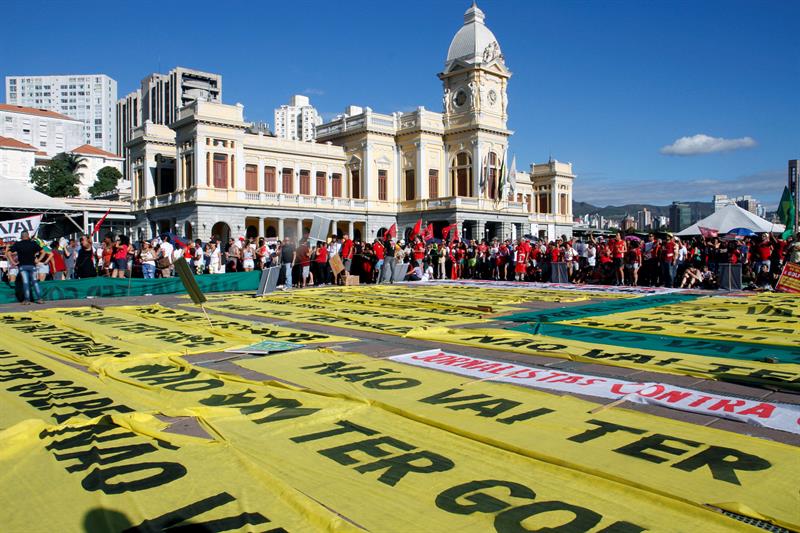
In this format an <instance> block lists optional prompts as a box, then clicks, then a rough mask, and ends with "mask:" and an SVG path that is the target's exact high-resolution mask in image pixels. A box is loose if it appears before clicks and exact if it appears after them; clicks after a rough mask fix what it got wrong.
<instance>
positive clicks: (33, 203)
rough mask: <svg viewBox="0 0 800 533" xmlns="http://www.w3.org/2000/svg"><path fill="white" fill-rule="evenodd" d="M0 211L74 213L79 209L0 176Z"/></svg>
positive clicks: (17, 181) (22, 183)
mask: <svg viewBox="0 0 800 533" xmlns="http://www.w3.org/2000/svg"><path fill="white" fill-rule="evenodd" d="M0 191H2V199H0V212H12V213H24V212H29V211H30V212H36V213H63V214H66V213H74V212H76V211H79V209H75V208H74V207H70V206H68V205H67V204H66V203H64V202H63V201H62V200H60V199H58V198H51V197H50V196H47V195H46V194H42V193H40V192H38V191H34V190H33V189H31V188H30V187H29V186H28V184H27V183H25V182H24V181H20V180H14V179H7V178H0Z"/></svg>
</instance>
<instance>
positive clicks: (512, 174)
mask: <svg viewBox="0 0 800 533" xmlns="http://www.w3.org/2000/svg"><path fill="white" fill-rule="evenodd" d="M508 177H509V185H510V187H511V192H512V193H515V194H516V192H517V156H516V155H515V156H514V157H512V158H511V170H509V171H508Z"/></svg>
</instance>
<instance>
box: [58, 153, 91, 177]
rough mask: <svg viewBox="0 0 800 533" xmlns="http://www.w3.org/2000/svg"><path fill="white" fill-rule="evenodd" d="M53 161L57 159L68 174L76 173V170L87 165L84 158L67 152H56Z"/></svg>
mask: <svg viewBox="0 0 800 533" xmlns="http://www.w3.org/2000/svg"><path fill="white" fill-rule="evenodd" d="M53 161H59V162H60V163H62V164H63V165H64V168H66V169H67V172H69V173H70V174H77V173H78V171H80V170H83V169H84V168H87V167H88V164H87V162H86V158H85V157H82V156H79V155H78V154H73V153H69V152H64V153H61V154H58V155H57V156H55V157H54V158H53Z"/></svg>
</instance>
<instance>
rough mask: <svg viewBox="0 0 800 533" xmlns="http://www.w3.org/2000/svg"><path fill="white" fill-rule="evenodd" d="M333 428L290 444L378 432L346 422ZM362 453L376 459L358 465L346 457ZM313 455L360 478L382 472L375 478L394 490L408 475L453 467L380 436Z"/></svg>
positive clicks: (430, 454) (438, 457) (444, 460)
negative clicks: (352, 471) (349, 470)
mask: <svg viewBox="0 0 800 533" xmlns="http://www.w3.org/2000/svg"><path fill="white" fill-rule="evenodd" d="M336 425H337V426H339V427H337V428H334V429H331V430H327V431H322V432H319V433H312V434H310V435H301V436H297V437H292V438H291V440H292V441H293V442H296V443H303V442H311V441H316V440H321V439H327V438H330V437H335V436H340V435H345V434H349V433H357V434H360V435H367V436H373V435H378V431H375V430H373V429H370V428H366V427H363V426H359V425H357V424H353V423H352V422H349V421H347V420H341V421H339V422H336ZM381 445H383V446H387V447H394V448H396V449H397V450H400V451H401V452H407V453H399V454H398V453H397V452H396V451H390V450H387V449H385V448H382V447H381ZM356 451H358V452H362V453H363V454H366V455H368V456H369V457H374V458H378V459H379V460H378V461H374V462H369V463H367V462H362V464H358V463H359V462H360V461H359V460H358V459H356V458H355V457H353V456H352V455H350V453H351V452H356ZM317 453H319V454H320V455H323V456H325V457H327V458H328V459H331V460H332V461H335V462H336V463H338V464H340V465H344V466H351V465H356V464H358V466H355V467H354V470H355V471H356V472H358V473H360V474H363V473H366V472H375V471H379V470H384V472H383V473H382V474H381V475H380V476H379V477H378V481H380V482H381V483H385V484H387V485H389V486H390V487H393V486H395V485H396V484H397V483H399V482H400V480H401V479H403V477H405V476H406V475H407V474H409V473H417V474H431V473H434V472H446V471H448V470H451V469H452V468H454V467H455V463H453V461H451V460H450V459H448V458H447V457H444V456H442V455H439V454H438V453H434V452H431V451H427V450H418V449H417V447H416V446H414V445H413V444H409V443H407V442H404V441H401V440H399V439H396V438H394V437H390V436H388V435H381V436H377V437H374V438H369V439H362V440H358V441H354V442H349V443H346V444H341V445H338V446H333V447H331V448H325V449H322V450H318V451H317Z"/></svg>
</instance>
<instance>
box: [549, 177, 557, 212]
mask: <svg viewBox="0 0 800 533" xmlns="http://www.w3.org/2000/svg"><path fill="white" fill-rule="evenodd" d="M550 202H551V204H550V212H551V213H553V214H554V215H557V214H558V184H556V183H553V185H552V190H551V191H550Z"/></svg>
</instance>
